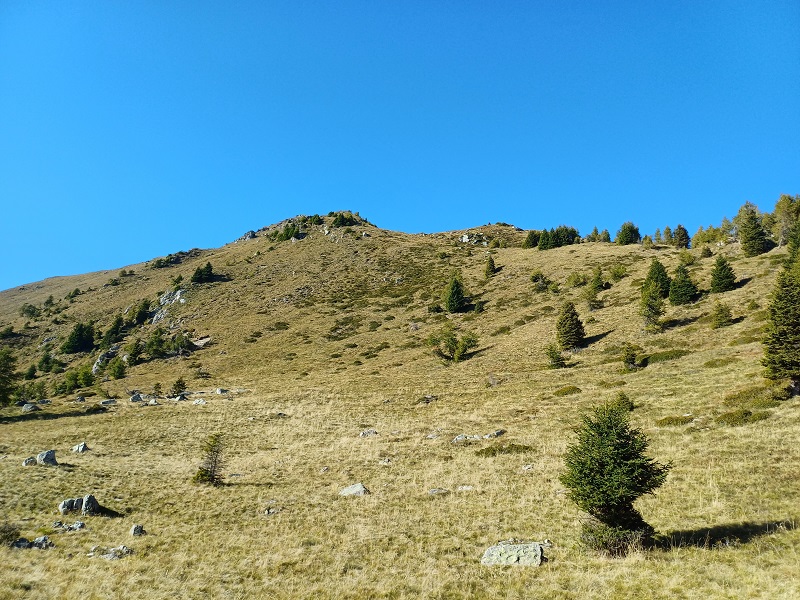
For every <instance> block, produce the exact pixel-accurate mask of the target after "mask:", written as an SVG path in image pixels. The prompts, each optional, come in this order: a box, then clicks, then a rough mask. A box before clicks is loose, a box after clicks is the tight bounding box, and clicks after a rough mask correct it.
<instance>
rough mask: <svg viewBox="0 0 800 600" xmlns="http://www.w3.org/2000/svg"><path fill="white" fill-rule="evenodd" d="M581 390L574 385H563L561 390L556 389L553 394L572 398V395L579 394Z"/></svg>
mask: <svg viewBox="0 0 800 600" xmlns="http://www.w3.org/2000/svg"><path fill="white" fill-rule="evenodd" d="M582 391H583V390H581V388H579V387H577V386H575V385H565V386H564V387H562V388H558V389H557V390H556V391H555V392H553V395H554V396H572V395H573V394H580V393H581V392H582Z"/></svg>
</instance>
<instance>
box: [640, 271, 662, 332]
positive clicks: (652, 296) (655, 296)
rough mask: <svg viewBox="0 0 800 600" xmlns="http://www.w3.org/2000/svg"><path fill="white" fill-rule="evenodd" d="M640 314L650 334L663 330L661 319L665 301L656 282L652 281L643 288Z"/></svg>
mask: <svg viewBox="0 0 800 600" xmlns="http://www.w3.org/2000/svg"><path fill="white" fill-rule="evenodd" d="M639 314H640V315H641V316H642V319H644V328H645V329H646V330H647V331H650V332H658V331H661V329H662V324H661V317H662V316H663V315H664V300H663V298H662V296H661V290H660V288H659V286H658V284H657V283H656V282H655V281H651V282H649V283H647V284H645V286H644V287H643V288H642V298H641V300H640V302H639Z"/></svg>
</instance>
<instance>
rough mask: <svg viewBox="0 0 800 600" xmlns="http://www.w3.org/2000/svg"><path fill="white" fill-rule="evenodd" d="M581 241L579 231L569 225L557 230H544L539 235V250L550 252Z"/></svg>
mask: <svg viewBox="0 0 800 600" xmlns="http://www.w3.org/2000/svg"><path fill="white" fill-rule="evenodd" d="M579 240H580V235H579V234H578V230H577V229H575V228H574V227H568V226H567V225H559V226H558V227H556V228H555V229H550V230H549V231H548V230H546V229H545V230H544V231H542V232H541V233H540V234H539V243H538V248H539V250H550V249H551V248H560V247H562V246H568V245H570V244H574V243H576V242H577V241H579Z"/></svg>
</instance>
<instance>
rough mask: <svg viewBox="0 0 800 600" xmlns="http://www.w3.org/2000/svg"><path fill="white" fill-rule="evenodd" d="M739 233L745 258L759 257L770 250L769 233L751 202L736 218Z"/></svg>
mask: <svg viewBox="0 0 800 600" xmlns="http://www.w3.org/2000/svg"><path fill="white" fill-rule="evenodd" d="M736 220H737V233H738V236H739V242H740V243H741V244H742V252H743V253H744V255H745V256H758V255H759V254H763V253H764V252H766V251H767V250H769V249H770V244H769V240H768V239H767V232H766V231H764V227H763V226H762V225H761V216H760V215H759V214H758V209H757V208H756V207H755V206H753V205H752V204H750V203H749V202H748V203H746V204H745V205H744V206H742V208H741V209H739V214H738V215H737V216H736Z"/></svg>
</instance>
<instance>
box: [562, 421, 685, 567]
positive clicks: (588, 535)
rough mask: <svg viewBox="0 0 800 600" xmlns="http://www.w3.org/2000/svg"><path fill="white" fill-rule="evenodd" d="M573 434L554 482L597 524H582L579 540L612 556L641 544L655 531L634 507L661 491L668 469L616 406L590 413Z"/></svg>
mask: <svg viewBox="0 0 800 600" xmlns="http://www.w3.org/2000/svg"><path fill="white" fill-rule="evenodd" d="M576 431H577V434H578V439H577V441H576V442H575V443H573V444H572V445H570V446H569V448H568V449H567V455H566V457H565V459H564V466H565V470H564V472H563V473H562V474H561V475H560V476H559V480H560V481H561V483H562V484H563V485H564V486H565V487H566V488H567V489H568V490H569V498H570V500H572V501H573V502H574V503H575V504H576V505H577V506H578V508H580V509H581V510H583V511H584V512H586V513H588V514H589V515H591V516H592V517H594V519H596V521H597V522H599V524H600V526H599V527H598V525H597V524H596V523H584V525H583V536H582V537H583V539H584V541H586V542H588V543H589V544H590V545H592V546H593V547H595V549H598V550H604V551H606V552H609V553H611V554H614V555H619V554H624V553H625V552H626V550H627V547H628V544H629V543H630V542H631V541H632V540H634V539H637V537H638V539H639V540H640V541H641V542H643V543H645V544H646V543H647V541H649V539H650V538H651V537H652V535H653V533H654V530H653V528H652V527H651V526H650V525H648V524H647V522H646V521H645V520H644V518H643V517H642V515H641V513H639V511H638V510H636V508H634V506H633V503H634V502H635V501H636V500H637V499H638V498H639V497H641V496H643V495H645V494H652V493H654V492H655V490H656V489H658V488H659V487H661V485H663V483H664V481H665V480H666V478H667V473H668V472H669V470H670V468H671V466H672V465H671V464H669V463H668V464H660V463H658V462H656V461H655V460H654V459H652V458H650V457H648V456H647V455H646V451H647V446H648V443H649V441H648V439H647V436H646V435H645V434H644V433H643V432H641V431H640V430H638V429H635V428H633V427H631V425H630V421H629V417H628V411H627V410H625V409H624V408H622V407H620V406H612V405H606V406H599V407H597V408H595V409H594V410H593V411H592V412H591V413H590V414H588V415H584V416H583V423H582V425H581V426H580V427H579V428H578V429H577V430H576Z"/></svg>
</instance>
